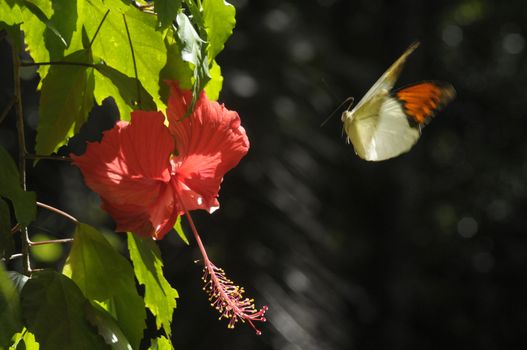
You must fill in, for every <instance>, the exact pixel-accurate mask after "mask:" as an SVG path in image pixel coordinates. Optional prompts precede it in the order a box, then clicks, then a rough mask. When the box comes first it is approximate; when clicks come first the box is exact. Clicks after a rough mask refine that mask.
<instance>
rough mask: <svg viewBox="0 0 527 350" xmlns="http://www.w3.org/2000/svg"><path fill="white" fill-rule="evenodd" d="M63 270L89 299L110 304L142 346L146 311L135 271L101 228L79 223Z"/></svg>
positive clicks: (136, 343) (134, 343) (129, 335)
mask: <svg viewBox="0 0 527 350" xmlns="http://www.w3.org/2000/svg"><path fill="white" fill-rule="evenodd" d="M63 273H64V274H65V275H67V276H70V277H71V279H72V280H74V281H75V283H77V285H78V286H79V288H80V289H81V290H82V292H83V293H84V295H85V296H86V297H87V298H88V299H90V300H96V301H98V302H100V304H104V305H106V306H107V309H108V310H109V311H110V313H111V314H112V315H113V316H114V317H115V318H116V319H117V323H118V325H119V326H120V328H121V329H122V331H123V333H124V334H125V335H126V338H127V339H128V341H129V342H130V344H132V347H133V348H134V349H135V348H137V347H138V346H139V342H140V341H141V338H142V336H143V329H144V328H145V318H146V311H145V304H144V302H143V299H142V298H141V297H140V296H139V294H138V293H137V290H136V286H135V279H134V270H133V269H132V266H131V265H130V263H129V262H128V260H126V259H125V258H124V257H123V256H122V255H121V254H119V253H118V252H117V251H116V250H115V249H114V248H113V247H112V246H111V245H110V243H108V241H107V240H106V239H105V238H104V236H103V235H102V234H101V233H100V232H99V231H97V230H96V229H94V228H93V227H91V226H88V225H86V224H80V225H78V227H77V230H76V231H75V235H74V241H73V244H72V247H71V251H70V255H69V256H68V259H67V261H66V265H65V266H64V270H63Z"/></svg>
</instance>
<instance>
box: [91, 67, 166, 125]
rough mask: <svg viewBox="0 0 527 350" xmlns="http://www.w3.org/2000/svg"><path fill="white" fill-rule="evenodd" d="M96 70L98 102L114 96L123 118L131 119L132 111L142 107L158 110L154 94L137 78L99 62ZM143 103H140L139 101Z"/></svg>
mask: <svg viewBox="0 0 527 350" xmlns="http://www.w3.org/2000/svg"><path fill="white" fill-rule="evenodd" d="M96 69H97V70H96V71H95V100H96V101H97V103H98V104H101V103H102V101H103V100H104V99H105V98H107V97H112V98H113V99H114V101H115V104H116V105H117V108H119V112H120V113H121V120H130V112H131V111H132V110H134V109H137V108H139V107H140V108H141V110H143V111H155V110H157V107H156V104H155V103H154V100H153V99H152V96H150V94H149V93H148V92H147V91H146V90H145V89H144V87H143V85H142V84H141V83H140V82H138V81H137V79H135V78H130V77H128V76H126V75H124V74H123V73H121V72H119V71H118V70H115V69H113V68H111V67H108V66H106V65H104V64H98V65H97V66H96ZM139 100H140V101H141V103H138V101H139Z"/></svg>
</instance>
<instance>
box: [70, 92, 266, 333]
mask: <svg viewBox="0 0 527 350" xmlns="http://www.w3.org/2000/svg"><path fill="white" fill-rule="evenodd" d="M169 84H170V87H171V95H170V98H169V101H168V109H167V118H168V122H169V127H167V126H165V124H164V121H165V117H164V115H163V114H162V113H161V112H145V111H135V112H132V119H131V122H130V123H128V122H118V123H117V124H116V125H115V127H114V128H113V129H111V130H109V131H106V132H105V133H104V135H103V138H102V141H101V142H100V143H99V142H94V143H90V144H89V145H88V147H87V150H86V153H84V154H83V155H82V156H75V155H72V158H73V162H74V164H75V165H76V166H78V167H79V168H80V170H81V171H82V173H83V175H84V180H85V182H86V184H87V185H88V187H90V188H91V189H92V190H94V191H95V192H97V193H98V194H99V195H100V196H101V200H102V207H103V209H104V210H105V211H107V212H108V213H109V214H110V215H111V216H112V217H113V219H114V220H115V222H116V223H117V228H116V231H131V232H133V233H135V234H138V235H141V236H144V237H152V238H153V239H161V238H163V237H164V235H165V234H166V233H167V232H168V231H169V230H170V229H171V228H172V227H173V226H174V223H175V221H176V219H177V217H178V216H179V215H182V214H186V216H187V218H188V220H189V223H190V227H191V229H192V233H193V235H194V238H195V239H196V242H197V243H198V246H199V249H200V252H201V254H202V256H203V264H204V268H203V270H204V276H203V280H204V281H205V291H206V292H207V294H208V295H209V300H210V301H211V304H212V305H213V306H214V307H215V308H216V309H217V310H218V311H219V312H220V314H221V316H220V318H222V317H225V318H228V319H229V328H233V327H234V326H235V324H236V323H237V322H238V321H241V322H248V323H249V324H250V325H251V326H252V327H253V328H254V329H255V330H256V332H257V334H261V332H260V331H259V330H257V329H256V327H255V326H254V324H253V322H255V321H265V317H264V315H265V313H266V311H267V306H264V307H262V308H261V309H259V310H258V309H256V307H255V305H254V301H253V299H249V298H246V297H244V295H243V294H244V289H243V288H240V287H238V286H236V285H234V283H233V282H232V281H230V280H229V279H228V278H227V277H226V275H225V272H224V271H223V269H221V268H218V267H216V266H215V265H214V264H213V263H212V262H211V261H210V260H209V258H208V256H207V252H206V251H205V247H204V246H203V243H202V242H201V239H200V237H199V234H198V232H197V229H196V227H195V225H194V222H193V220H192V218H191V216H190V214H189V211H191V210H195V209H204V210H207V211H209V212H212V211H214V210H215V209H217V208H218V207H219V202H218V199H217V198H218V191H219V189H220V184H221V181H222V179H223V176H224V175H225V173H226V172H227V171H229V170H230V169H232V168H233V167H235V166H236V165H237V164H238V162H239V161H240V159H241V158H242V157H243V156H244V155H245V154H246V153H247V151H248V149H249V140H248V139H247V135H246V134H245V130H244V129H243V127H242V126H241V124H240V118H239V117H238V114H237V113H236V112H234V111H229V110H228V109H226V108H225V107H224V106H223V105H220V104H218V103H217V102H214V101H209V100H208V99H207V96H206V95H205V94H204V93H202V94H201V96H200V98H199V100H198V102H197V103H196V106H195V109H194V111H193V112H192V113H191V114H190V115H189V116H186V115H185V114H186V111H187V108H188V106H189V104H190V102H191V100H192V94H191V92H190V91H182V90H180V89H179V88H178V87H177V86H176V84H175V83H173V82H169Z"/></svg>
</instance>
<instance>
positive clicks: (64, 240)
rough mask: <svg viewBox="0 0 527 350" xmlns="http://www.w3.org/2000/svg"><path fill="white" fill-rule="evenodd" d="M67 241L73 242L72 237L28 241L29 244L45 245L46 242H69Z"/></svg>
mask: <svg viewBox="0 0 527 350" xmlns="http://www.w3.org/2000/svg"><path fill="white" fill-rule="evenodd" d="M69 242H73V238H63V239H50V240H47V241H38V242H33V241H29V245H31V246H36V245H46V244H55V243H69Z"/></svg>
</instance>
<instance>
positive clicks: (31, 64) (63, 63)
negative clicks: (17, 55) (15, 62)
mask: <svg viewBox="0 0 527 350" xmlns="http://www.w3.org/2000/svg"><path fill="white" fill-rule="evenodd" d="M19 66H20V67H34V66H83V67H90V68H97V66H96V65H95V64H91V63H82V62H68V61H50V62H20V60H19Z"/></svg>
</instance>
